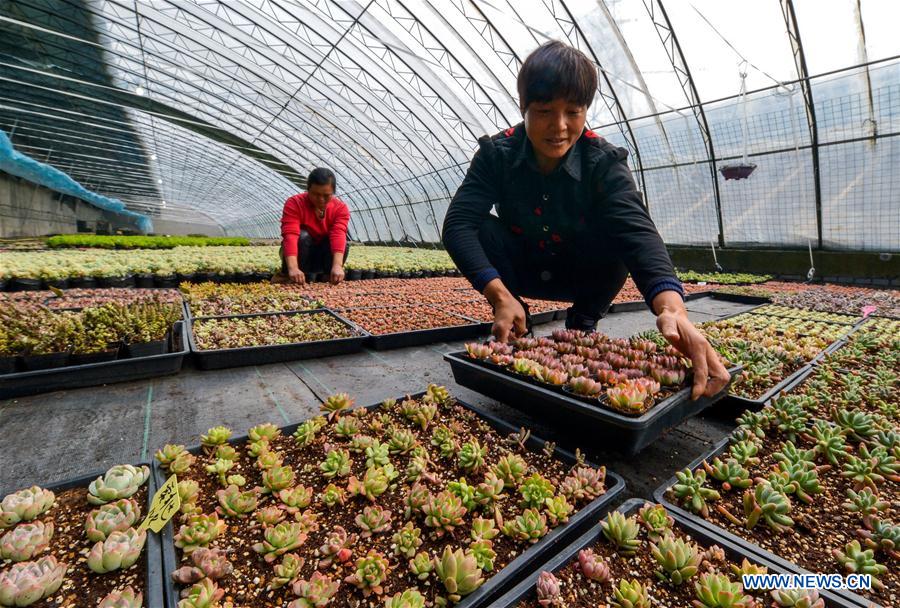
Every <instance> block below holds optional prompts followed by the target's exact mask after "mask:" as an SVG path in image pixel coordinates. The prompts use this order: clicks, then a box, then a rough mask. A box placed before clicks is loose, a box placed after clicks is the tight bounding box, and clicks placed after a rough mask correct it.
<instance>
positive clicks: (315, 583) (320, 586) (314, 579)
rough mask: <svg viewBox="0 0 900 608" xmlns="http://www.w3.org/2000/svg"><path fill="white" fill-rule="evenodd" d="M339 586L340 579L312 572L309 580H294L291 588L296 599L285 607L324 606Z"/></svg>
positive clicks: (314, 607) (308, 607)
mask: <svg viewBox="0 0 900 608" xmlns="http://www.w3.org/2000/svg"><path fill="white" fill-rule="evenodd" d="M338 587H340V581H335V580H332V579H331V578H330V577H328V576H325V575H324V574H322V573H321V572H313V575H312V576H311V577H309V580H308V581H307V580H304V579H301V580H298V581H295V582H294V584H293V586H292V590H293V592H294V595H296V596H297V597H298V599H296V600H294V601H293V602H291V603H290V604H288V605H287V608H325V606H327V605H328V604H329V603H330V602H331V600H332V599H333V598H334V596H335V594H337V592H338Z"/></svg>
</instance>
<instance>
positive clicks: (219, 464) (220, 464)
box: [205, 458, 234, 486]
mask: <svg viewBox="0 0 900 608" xmlns="http://www.w3.org/2000/svg"><path fill="white" fill-rule="evenodd" d="M205 468H206V472H207V473H209V474H210V475H215V476H216V477H218V479H219V484H220V485H222V486H227V485H228V480H227V479H226V477H227V476H228V471H230V470H231V469H233V468H234V461H233V460H228V459H226V458H217V459H216V461H215V462H214V463H212V464H208V465H206V467H205Z"/></svg>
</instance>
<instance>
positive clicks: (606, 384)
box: [444, 330, 740, 454]
mask: <svg viewBox="0 0 900 608" xmlns="http://www.w3.org/2000/svg"><path fill="white" fill-rule="evenodd" d="M660 339H661V340H662V337H661V336H660ZM444 360H446V361H447V362H448V363H450V367H451V369H452V371H453V377H454V379H455V380H456V382H457V383H458V384H460V385H462V386H465V387H467V388H470V389H472V390H475V391H478V392H481V393H483V394H485V395H487V396H489V397H492V398H494V399H497V400H499V401H502V402H504V403H506V404H508V405H510V406H511V407H514V408H517V409H521V410H524V411H526V412H529V413H531V414H533V415H536V416H542V415H546V413H547V412H548V411H552V412H553V415H554V416H559V417H561V418H563V419H565V420H567V421H568V422H570V423H571V425H570V428H572V429H580V430H581V432H583V433H585V434H589V435H590V437H591V438H592V440H593V441H601V442H603V445H604V446H605V447H610V448H611V449H616V450H619V451H623V452H626V453H630V454H636V453H637V452H639V451H640V450H642V449H643V448H644V447H646V446H647V445H649V444H650V443H651V442H652V441H653V440H654V439H656V438H657V437H658V436H659V435H660V434H661V433H663V432H664V431H665V430H666V429H668V428H670V427H672V426H674V425H676V424H678V423H679V422H681V421H682V420H684V419H685V418H688V417H691V416H694V415H696V414H697V413H699V412H701V411H702V410H704V409H705V408H707V407H709V406H710V405H712V404H713V403H715V402H716V401H718V400H719V399H721V398H722V397H723V396H724V395H725V394H726V392H727V387H726V388H724V389H723V390H722V391H720V392H719V393H718V394H717V395H714V396H713V397H700V398H699V399H697V400H695V401H692V400H691V399H690V393H691V380H692V378H691V375H690V373H689V371H690V370H689V367H688V365H687V360H685V359H684V358H683V357H682V356H681V354H680V353H678V351H676V350H675V349H674V348H672V347H671V346H668V345H662V344H661V343H658V342H654V341H652V340H646V339H642V338H639V337H633V338H630V339H624V338H616V339H613V338H610V337H608V336H606V335H604V334H602V333H585V332H581V331H576V330H556V331H554V332H553V333H552V335H551V336H547V337H542V338H520V339H518V340H516V341H514V342H512V343H510V344H502V343H500V342H488V343H485V344H478V343H470V344H466V350H465V351H464V352H458V353H449V354H446V355H444ZM739 371H740V368H737V367H735V368H732V369H731V370H730V373H731V376H732V377H734V376H735V375H736V374H737V373H738V372H739Z"/></svg>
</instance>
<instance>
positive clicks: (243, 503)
mask: <svg viewBox="0 0 900 608" xmlns="http://www.w3.org/2000/svg"><path fill="white" fill-rule="evenodd" d="M256 497H257V494H256V491H255V490H249V491H247V492H241V490H240V488H238V487H237V486H235V485H230V486H228V487H227V488H225V489H224V490H218V491H217V492H216V498H217V499H218V501H219V506H218V507H216V512H218V513H219V514H220V515H224V516H225V517H237V518H244V517H247V515H248V514H250V513H252V512H253V511H254V510H255V509H256V505H257V498H256Z"/></svg>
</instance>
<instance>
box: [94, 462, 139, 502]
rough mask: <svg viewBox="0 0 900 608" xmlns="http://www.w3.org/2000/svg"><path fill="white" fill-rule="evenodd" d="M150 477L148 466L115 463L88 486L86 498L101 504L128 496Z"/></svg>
mask: <svg viewBox="0 0 900 608" xmlns="http://www.w3.org/2000/svg"><path fill="white" fill-rule="evenodd" d="M149 477H150V467H148V466H146V465H145V466H141V467H135V466H132V465H130V464H117V465H115V466H114V467H112V468H110V469H109V470H108V471H106V473H105V474H104V475H103V476H101V477H98V478H97V479H95V480H94V481H92V482H91V483H90V485H89V486H88V495H87V500H88V502H89V503H91V504H92V505H102V504H105V503H108V502H112V501H114V500H118V499H120V498H130V497H131V496H132V495H134V493H135V492H137V491H138V489H139V488H140V487H141V486H142V485H143V484H144V482H145V481H147V479H149Z"/></svg>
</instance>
